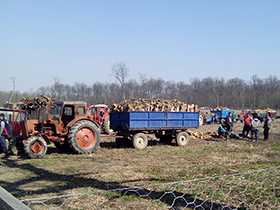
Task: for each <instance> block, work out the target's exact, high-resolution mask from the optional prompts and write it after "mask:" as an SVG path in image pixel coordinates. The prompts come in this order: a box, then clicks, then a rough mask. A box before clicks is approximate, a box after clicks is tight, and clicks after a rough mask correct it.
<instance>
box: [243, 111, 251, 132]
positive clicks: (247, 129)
mask: <svg viewBox="0 0 280 210" xmlns="http://www.w3.org/2000/svg"><path fill="white" fill-rule="evenodd" d="M251 124H252V117H251V114H250V113H247V114H246V116H245V118H244V126H243V130H242V136H243V137H248V134H249V133H250V131H251Z"/></svg>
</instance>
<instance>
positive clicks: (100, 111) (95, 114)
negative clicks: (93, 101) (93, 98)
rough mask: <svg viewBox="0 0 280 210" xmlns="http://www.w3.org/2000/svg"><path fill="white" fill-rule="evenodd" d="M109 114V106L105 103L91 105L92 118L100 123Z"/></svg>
mask: <svg viewBox="0 0 280 210" xmlns="http://www.w3.org/2000/svg"><path fill="white" fill-rule="evenodd" d="M108 115H109V112H108V106H107V105H105V104H97V105H93V106H90V119H91V120H92V121H94V122H95V123H96V124H98V125H102V124H103V121H104V120H105V119H106V117H107V116H108Z"/></svg>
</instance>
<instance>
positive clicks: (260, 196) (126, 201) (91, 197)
mask: <svg viewBox="0 0 280 210" xmlns="http://www.w3.org/2000/svg"><path fill="white" fill-rule="evenodd" d="M279 199H280V167H274V168H270V169H263V170H257V171H251V172H246V173H240V174H232V175H226V176H217V177H209V178H203V179H194V180H187V181H180V182H171V183H164V184H156V185H146V186H141V187H127V188H119V189H111V190H106V191H104V190H96V191H92V192H88V193H82V194H71V195H62V196H53V197H45V198H34V199H24V200H21V202H23V203H24V204H25V205H27V206H29V207H30V208H31V209H34V210H36V209H40V210H43V209H137V210H138V209H151V210H154V209H174V210H181V209H186V210H188V209H195V210H233V209H236V210H245V209H246V210H260V209H265V210H268V209H272V210H273V209H275V210H276V209H280V200H279Z"/></svg>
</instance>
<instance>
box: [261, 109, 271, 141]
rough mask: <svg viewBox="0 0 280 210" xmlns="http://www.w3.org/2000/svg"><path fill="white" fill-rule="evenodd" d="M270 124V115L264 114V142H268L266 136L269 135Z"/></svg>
mask: <svg viewBox="0 0 280 210" xmlns="http://www.w3.org/2000/svg"><path fill="white" fill-rule="evenodd" d="M271 122H272V119H271V117H270V113H266V115H265V120H264V125H263V128H264V130H263V135H264V139H263V140H264V141H266V140H268V134H269V129H270V127H271Z"/></svg>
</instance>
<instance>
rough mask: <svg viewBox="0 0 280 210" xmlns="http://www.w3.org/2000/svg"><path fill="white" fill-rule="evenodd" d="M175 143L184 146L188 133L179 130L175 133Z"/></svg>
mask: <svg viewBox="0 0 280 210" xmlns="http://www.w3.org/2000/svg"><path fill="white" fill-rule="evenodd" d="M176 143H177V145H178V146H186V145H187V144H188V143H189V135H188V133H187V132H180V133H178V134H177V135H176Z"/></svg>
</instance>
